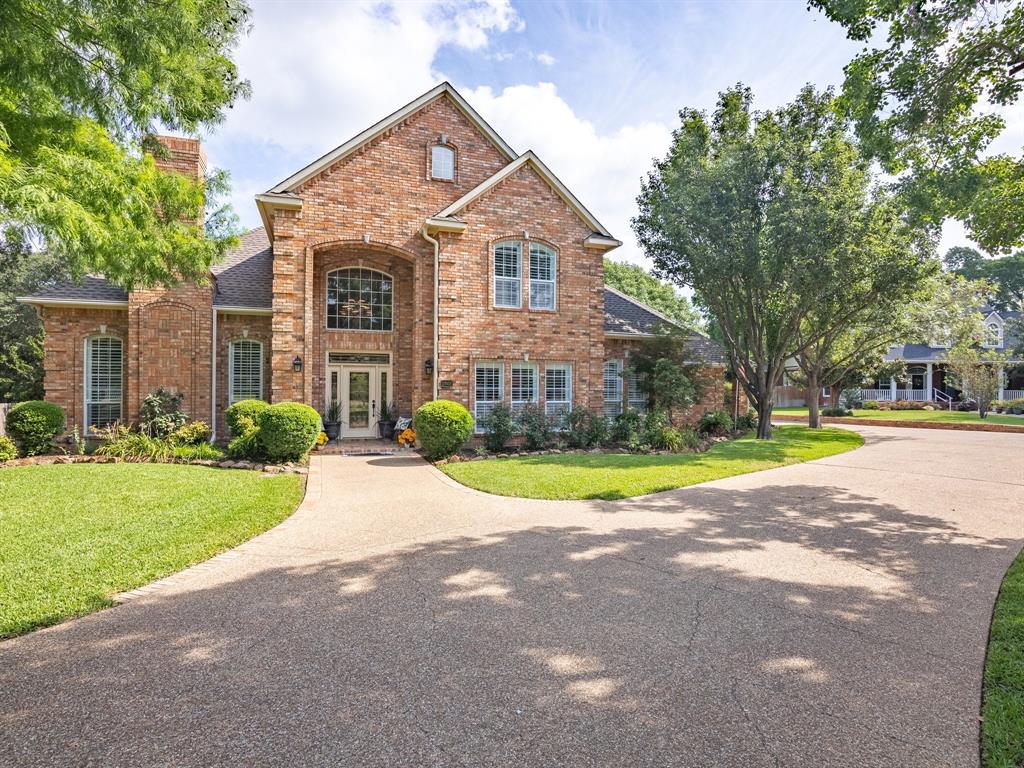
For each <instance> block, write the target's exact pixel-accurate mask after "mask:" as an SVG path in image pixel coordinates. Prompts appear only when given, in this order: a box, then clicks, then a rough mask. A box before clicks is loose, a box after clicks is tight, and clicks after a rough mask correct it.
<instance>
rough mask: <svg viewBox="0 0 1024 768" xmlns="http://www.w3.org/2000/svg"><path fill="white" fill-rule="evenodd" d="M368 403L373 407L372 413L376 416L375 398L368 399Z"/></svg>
mask: <svg viewBox="0 0 1024 768" xmlns="http://www.w3.org/2000/svg"><path fill="white" fill-rule="evenodd" d="M370 405H371V407H372V408H373V415H374V417H376V416H377V401H376V400H371V401H370Z"/></svg>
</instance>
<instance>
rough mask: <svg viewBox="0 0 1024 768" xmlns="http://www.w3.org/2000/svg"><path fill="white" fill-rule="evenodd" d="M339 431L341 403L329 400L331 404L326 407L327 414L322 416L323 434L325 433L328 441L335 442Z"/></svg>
mask: <svg viewBox="0 0 1024 768" xmlns="http://www.w3.org/2000/svg"><path fill="white" fill-rule="evenodd" d="M340 431H341V403H339V402H338V401H337V400H331V404H330V405H329V406H327V413H326V414H324V432H326V433H327V439H328V440H337V439H338V433H339V432H340Z"/></svg>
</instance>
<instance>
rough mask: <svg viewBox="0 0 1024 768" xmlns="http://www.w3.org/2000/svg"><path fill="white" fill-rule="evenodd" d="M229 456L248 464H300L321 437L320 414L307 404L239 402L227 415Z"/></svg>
mask: <svg viewBox="0 0 1024 768" xmlns="http://www.w3.org/2000/svg"><path fill="white" fill-rule="evenodd" d="M225 419H226V421H227V423H228V428H229V429H230V430H231V442H230V443H228V455H229V456H231V458H233V459H244V460H246V461H265V460H270V461H282V462H283V461H300V460H301V459H303V458H304V457H305V456H306V454H308V453H309V452H310V450H312V448H313V446H314V445H315V444H316V441H317V438H318V437H319V436H320V432H321V430H322V425H321V422H320V414H318V413H317V412H316V411H315V410H313V409H312V408H310V407H309V406H308V405H305V404H303V403H289V402H285V403H276V404H275V405H268V404H267V403H265V402H263V401H262V400H239V401H238V402H237V403H234V404H233V405H231V407H229V408H228V410H227V412H226V413H225Z"/></svg>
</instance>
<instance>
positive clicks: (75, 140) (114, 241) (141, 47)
mask: <svg viewBox="0 0 1024 768" xmlns="http://www.w3.org/2000/svg"><path fill="white" fill-rule="evenodd" d="M248 14H249V10H248V7H247V6H246V4H245V2H244V1H243V0H219V1H218V2H200V3H196V2H190V0H162V1H161V2H136V1H135V0H108V1H104V2H101V1H100V0H53V2H38V0H5V1H4V2H2V3H0V233H2V234H0V236H3V237H8V238H12V239H18V238H26V237H27V238H28V239H29V241H30V242H32V243H33V245H34V246H35V248H36V249H39V250H46V251H47V252H48V253H50V254H51V255H52V256H53V257H55V258H59V259H60V260H61V262H62V263H63V264H65V265H66V267H67V269H68V271H69V272H70V273H71V274H72V275H73V276H80V275H82V274H85V273H89V272H98V273H102V274H104V275H105V276H106V277H108V278H109V279H111V280H113V281H115V282H117V283H120V284H121V285H124V286H126V287H131V286H132V285H134V284H137V283H154V282H171V281H174V280H175V279H177V278H187V277H203V276H205V275H206V274H207V271H208V269H209V266H210V264H211V262H212V261H213V260H214V259H215V258H217V257H218V256H219V255H220V254H221V253H223V251H224V249H225V248H226V247H227V246H228V245H230V244H231V242H233V226H232V220H231V217H230V215H227V214H226V213H225V212H224V211H221V212H219V213H215V214H214V215H212V216H210V217H208V218H207V222H206V226H205V227H204V226H203V224H201V223H200V221H201V219H202V216H201V213H202V211H203V206H204V201H205V199H206V198H207V197H208V195H206V192H207V191H208V190H207V189H206V187H207V185H208V184H211V183H212V185H213V186H215V187H218V188H220V187H222V185H223V176H220V175H218V176H214V177H213V178H212V180H200V181H198V182H197V181H194V180H189V179H186V178H185V177H183V176H181V175H179V174H171V173H163V172H160V171H159V170H158V169H157V168H156V166H155V164H154V161H153V158H152V157H151V156H149V155H148V154H147V153H146V151H145V150H150V151H157V152H158V151H159V147H158V146H157V145H156V144H155V142H153V140H152V138H151V135H152V133H153V132H154V131H155V130H156V129H158V128H159V129H161V130H170V131H181V132H186V133H194V132H195V131H197V130H198V129H200V128H201V127H203V126H209V125H213V124H216V123H217V122H218V121H220V120H221V119H222V118H223V116H224V111H225V109H226V108H228V107H229V106H230V105H231V104H232V103H233V102H234V101H235V100H236V99H238V98H240V97H243V96H245V95H246V94H247V93H248V84H247V83H246V82H244V81H243V80H241V79H240V78H239V77H238V73H237V71H236V68H235V65H234V64H233V62H232V60H231V58H230V54H231V51H232V49H233V48H234V46H235V44H236V43H237V41H238V39H239V36H240V35H241V34H242V33H243V32H244V31H245V28H246V25H247V23H248V22H247V19H248ZM14 232H17V233H18V234H14ZM208 235H211V236H208Z"/></svg>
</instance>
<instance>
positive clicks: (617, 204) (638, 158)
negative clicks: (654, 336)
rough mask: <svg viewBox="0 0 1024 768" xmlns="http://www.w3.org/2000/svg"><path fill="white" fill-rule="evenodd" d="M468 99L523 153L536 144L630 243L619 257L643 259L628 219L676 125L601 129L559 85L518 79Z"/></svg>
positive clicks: (550, 164) (603, 219)
mask: <svg viewBox="0 0 1024 768" xmlns="http://www.w3.org/2000/svg"><path fill="white" fill-rule="evenodd" d="M463 93H464V95H465V97H466V98H467V100H468V101H469V102H470V103H471V104H472V105H473V106H474V107H475V108H476V109H477V110H478V111H479V112H480V113H481V114H482V115H483V116H484V118H485V119H486V120H487V122H489V123H490V124H491V125H492V126H494V129H495V130H496V131H498V133H500V134H501V135H502V136H503V137H504V139H505V140H506V141H507V142H508V143H509V144H511V145H512V147H513V148H514V149H515V150H516V151H517V152H525V151H526V150H528V149H532V150H534V151H535V152H536V153H537V154H538V155H539V156H540V159H541V160H543V161H544V163H545V164H546V165H547V166H548V167H549V168H550V169H551V170H552V171H553V172H554V174H555V175H556V176H558V177H559V178H560V179H561V180H562V181H563V182H564V183H565V184H566V185H567V186H568V187H569V189H571V190H572V191H573V193H574V194H575V195H576V196H577V197H578V198H580V200H581V201H582V202H583V204H584V205H585V206H587V208H588V209H590V211H591V213H593V214H594V215H595V216H597V218H598V219H599V220H600V221H601V223H602V224H604V225H605V227H607V228H608V229H609V230H610V231H611V233H612V234H613V235H615V236H616V237H617V238H619V239H620V240H622V241H623V243H624V244H623V246H622V248H620V249H619V250H617V251H614V252H613V256H614V257H615V258H616V259H625V260H629V261H634V262H637V263H642V262H643V258H644V257H643V254H642V252H641V250H640V247H639V245H638V244H637V243H636V241H635V239H634V237H633V233H632V230H631V229H630V226H629V220H630V218H631V217H632V216H633V214H634V213H635V212H636V196H637V194H638V193H639V192H640V179H641V178H642V177H643V176H644V174H646V173H647V171H648V170H650V168H651V164H652V160H653V159H654V158H655V157H659V156H661V155H663V154H664V153H665V152H666V151H667V149H668V145H669V141H670V139H671V129H670V128H669V127H668V126H667V125H664V124H663V123H659V122H640V123H636V124H634V125H625V126H622V127H621V128H619V129H617V130H615V131H613V132H610V133H602V132H600V131H598V130H597V129H596V128H595V127H594V125H593V124H592V123H591V122H589V121H587V120H585V119H583V118H581V117H580V116H579V115H577V114H576V113H575V112H574V111H573V109H572V107H571V106H569V104H567V103H566V102H565V100H563V99H562V98H561V97H560V96H559V95H558V91H557V89H556V88H555V86H554V85H553V84H552V83H538V84H536V85H516V86H512V87H509V88H505V89H504V90H502V91H501V92H500V93H495V92H494V91H493V90H492V89H491V88H489V87H486V86H482V87H479V88H476V89H470V90H466V91H464V92H463Z"/></svg>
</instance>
